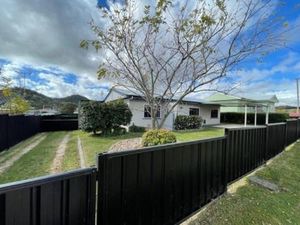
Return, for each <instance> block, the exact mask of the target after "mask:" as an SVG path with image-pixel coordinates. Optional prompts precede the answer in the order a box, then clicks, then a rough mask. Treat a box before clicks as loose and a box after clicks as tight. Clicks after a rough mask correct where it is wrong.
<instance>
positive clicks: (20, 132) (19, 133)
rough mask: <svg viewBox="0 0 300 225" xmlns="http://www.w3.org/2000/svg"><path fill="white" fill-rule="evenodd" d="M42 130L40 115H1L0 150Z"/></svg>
mask: <svg viewBox="0 0 300 225" xmlns="http://www.w3.org/2000/svg"><path fill="white" fill-rule="evenodd" d="M39 131H40V117H37V116H24V115H16V116H8V115H0V152H1V151H3V150H5V149H8V148H10V147H11V146H14V145H15V144H17V143H19V142H21V141H23V140H25V139H27V138H29V137H31V136H33V135H35V134H36V133H38V132H39Z"/></svg>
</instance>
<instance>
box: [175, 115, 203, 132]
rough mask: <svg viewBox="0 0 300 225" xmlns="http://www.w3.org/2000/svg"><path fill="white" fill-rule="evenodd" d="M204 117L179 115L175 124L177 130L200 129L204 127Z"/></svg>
mask: <svg viewBox="0 0 300 225" xmlns="http://www.w3.org/2000/svg"><path fill="white" fill-rule="evenodd" d="M202 122H203V120H202V118H201V117H200V116H184V115H178V116H177V117H176V119H175V122H174V126H175V129H176V130H190V129H199V128H201V127H202Z"/></svg>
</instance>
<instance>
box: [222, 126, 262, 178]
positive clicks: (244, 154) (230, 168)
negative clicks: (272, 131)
mask: <svg viewBox="0 0 300 225" xmlns="http://www.w3.org/2000/svg"><path fill="white" fill-rule="evenodd" d="M225 133H226V135H227V144H226V148H227V149H226V173H227V182H232V181H234V180H236V179H237V178H239V177H241V176H243V175H245V174H247V173H248V172H250V171H252V170H253V169H255V168H256V167H258V166H260V165H262V164H263V162H264V158H265V149H266V127H256V128H236V129H226V131H225Z"/></svg>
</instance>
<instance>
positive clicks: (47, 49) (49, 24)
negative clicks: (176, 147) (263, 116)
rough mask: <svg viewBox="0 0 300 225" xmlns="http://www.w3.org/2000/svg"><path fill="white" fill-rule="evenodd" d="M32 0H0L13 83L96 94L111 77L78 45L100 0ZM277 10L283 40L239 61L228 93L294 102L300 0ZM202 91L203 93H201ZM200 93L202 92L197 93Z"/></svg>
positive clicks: (52, 92) (0, 57) (0, 52)
mask: <svg viewBox="0 0 300 225" xmlns="http://www.w3.org/2000/svg"><path fill="white" fill-rule="evenodd" d="M100 1H101V2H97V0H72V1H61V0H51V1H38V0H26V1H23V0H1V1H0V4H1V7H0V15H1V19H0V67H2V72H3V74H4V75H6V76H9V77H10V78H12V80H13V84H14V85H15V86H24V85H25V87H27V88H29V89H32V90H35V91H38V92H40V93H42V94H45V95H47V96H50V97H65V96H69V95H72V94H80V95H84V96H86V97H88V98H90V99H94V100H100V99H103V97H105V95H106V93H107V91H108V89H109V87H110V85H111V83H109V82H107V81H105V80H98V79H97V75H96V71H97V67H98V65H99V60H100V58H101V56H100V55H99V54H98V53H97V52H95V51H91V50H90V51H86V50H84V49H81V48H80V47H79V44H80V41H81V40H83V39H92V38H93V37H94V36H93V34H92V32H91V30H90V27H89V25H88V23H89V22H90V21H91V19H94V20H95V21H96V22H97V21H100V16H99V15H100V14H99V12H98V9H97V4H101V5H104V6H108V4H109V3H107V2H105V0H100ZM286 2H287V3H286V4H285V5H284V6H281V8H280V13H281V14H282V16H284V17H285V20H286V21H287V22H288V24H289V26H294V27H296V29H295V30H294V31H293V32H292V33H291V34H289V40H288V45H287V47H286V48H281V49H279V50H278V51H276V52H273V53H271V54H269V55H267V56H266V57H265V58H264V59H263V60H262V61H260V62H257V61H255V60H253V61H251V62H250V63H249V62H248V63H245V64H243V65H240V66H239V67H238V69H237V71H234V75H235V77H236V79H237V80H238V81H239V83H240V85H239V87H238V88H237V89H235V90H233V92H232V94H235V95H241V96H247V97H253V98H262V96H271V95H277V97H278V98H279V100H280V104H281V105H296V81H295V79H296V78H298V77H300V38H299V37H300V29H299V27H300V1H296V0H287V1H286ZM204 96H205V94H204ZM200 98H203V96H201V97H200Z"/></svg>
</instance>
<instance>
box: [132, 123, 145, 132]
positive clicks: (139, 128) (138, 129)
mask: <svg viewBox="0 0 300 225" xmlns="http://www.w3.org/2000/svg"><path fill="white" fill-rule="evenodd" d="M145 130H146V128H145V127H139V126H136V125H134V124H132V125H131V126H130V127H129V132H133V133H144V132H145Z"/></svg>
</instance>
